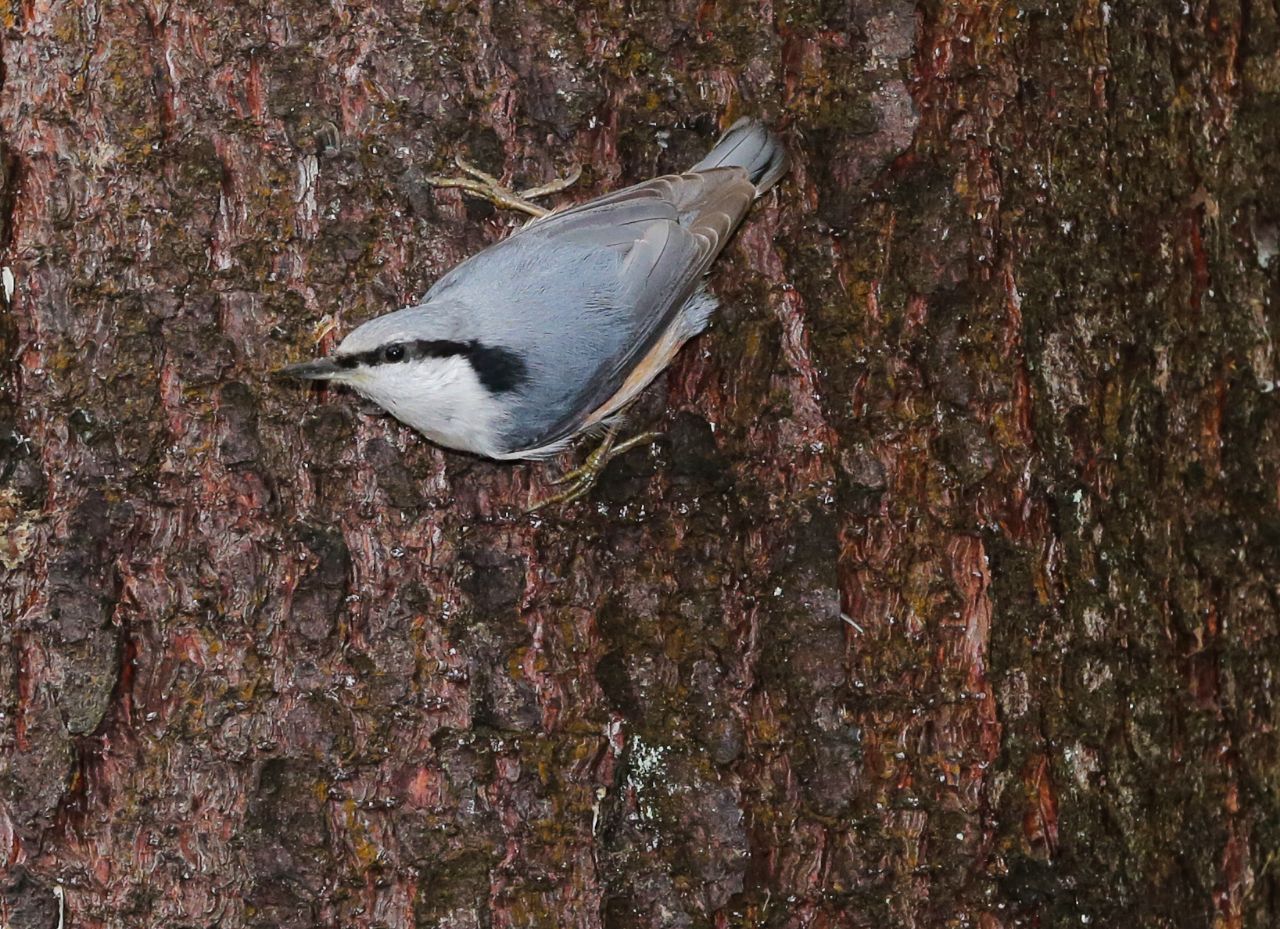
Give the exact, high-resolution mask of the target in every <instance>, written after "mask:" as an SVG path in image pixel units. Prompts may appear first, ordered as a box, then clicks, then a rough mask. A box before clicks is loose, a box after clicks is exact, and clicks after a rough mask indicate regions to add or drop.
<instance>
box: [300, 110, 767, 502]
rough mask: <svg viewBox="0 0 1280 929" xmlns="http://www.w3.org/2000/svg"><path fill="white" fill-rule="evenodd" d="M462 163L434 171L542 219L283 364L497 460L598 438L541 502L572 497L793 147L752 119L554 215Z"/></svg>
mask: <svg viewBox="0 0 1280 929" xmlns="http://www.w3.org/2000/svg"><path fill="white" fill-rule="evenodd" d="M458 163H459V165H460V166H461V167H463V169H464V170H466V171H467V172H468V173H469V174H471V175H472V177H473V178H476V179H477V180H463V179H442V178H433V179H431V180H432V181H433V182H434V183H436V184H437V185H438V186H454V187H463V188H465V189H467V190H469V191H471V192H473V193H480V194H482V195H484V196H488V197H490V199H493V200H494V202H496V203H499V204H501V205H504V206H515V207H518V208H521V209H525V210H526V211H527V212H529V213H530V214H532V215H533V216H534V218H533V219H532V220H531V221H529V222H528V223H526V224H525V225H523V226H522V227H520V228H519V229H518V230H516V231H515V232H514V233H513V234H511V235H510V236H508V237H507V238H506V239H503V240H502V241H499V242H497V243H495V244H493V245H490V246H489V247H487V248H485V249H483V250H482V251H480V252H477V253H476V254H475V255H473V256H471V257H470V258H467V259H465V260H464V261H462V262H461V263H460V264H458V265H457V266H456V267H454V268H453V269H452V270H451V271H449V272H448V273H447V274H445V275H444V276H443V277H442V278H440V279H439V280H438V281H437V282H436V283H435V284H434V285H433V286H432V287H431V288H430V289H429V290H428V291H427V292H426V294H425V295H424V296H423V297H422V299H421V300H419V301H418V302H417V303H415V304H413V305H412V306H408V307H405V308H403V309H399V310H395V311H394V312H390V313H387V314H385V315H382V316H378V317H375V318H373V319H371V320H369V321H367V322H365V323H363V324H362V325H360V326H358V327H356V328H355V329H354V330H352V331H351V333H350V334H348V335H347V336H346V338H344V339H343V340H342V342H341V343H340V344H339V345H338V347H337V349H336V350H335V351H334V352H333V354H332V355H330V356H328V357H325V358H320V359H317V360H314V361H307V362H303V363H300V364H292V365H288V366H286V367H284V368H282V369H281V370H280V373H281V374H283V375H285V376H288V377H292V378H301V379H304V380H309V381H327V382H332V383H336V384H343V385H346V386H348V387H351V388H353V389H354V390H355V391H356V392H357V393H359V394H361V395H363V396H364V397H366V398H367V399H369V400H371V401H373V402H374V403H375V404H377V405H378V406H380V407H382V409H384V410H386V411H387V412H388V413H390V414H391V415H392V416H394V417H396V418H397V419H399V420H401V421H402V422H404V423H406V424H408V425H409V426H411V427H412V428H414V429H416V430H417V431H418V432H420V433H421V434H422V435H423V436H425V437H426V438H427V439H429V440H430V441H432V442H434V443H436V444H438V445H441V446H444V447H445V448H449V449H455V450H458V451H463V452H470V453H473V454H475V455H479V456H482V457H485V458H491V459H496V460H499V461H512V460H522V459H540V458H547V457H549V456H552V455H555V454H557V453H559V452H561V451H563V450H564V449H565V448H566V447H567V446H568V445H569V444H570V443H571V442H572V441H573V440H574V439H575V438H576V437H578V436H580V435H583V434H589V433H593V432H600V431H604V432H606V436H605V442H604V444H602V445H601V447H600V448H599V449H597V451H596V452H595V453H593V455H592V456H590V457H588V459H587V463H586V464H584V466H583V467H582V468H579V469H577V470H576V471H574V472H571V473H570V474H569V475H566V479H567V480H568V481H569V483H570V484H571V487H570V490H569V491H567V492H566V493H564V494H561V495H558V496H557V497H555V498H552V499H551V500H549V501H544V503H547V502H556V501H560V502H567V501H569V500H572V499H577V498H578V497H580V496H582V495H583V494H585V493H586V492H587V491H588V490H589V489H590V486H591V485H592V484H593V483H594V481H595V478H596V476H597V475H598V473H599V471H600V470H601V469H602V468H603V466H604V464H605V463H606V462H607V461H608V460H609V459H611V458H612V457H613V456H614V455H616V454H618V453H620V452H621V451H623V450H625V449H627V448H630V447H632V446H633V445H635V444H636V441H635V440H633V441H630V442H626V443H621V444H619V443H617V442H616V438H617V427H618V423H619V421H620V418H621V415H622V414H623V413H624V411H625V410H626V408H627V407H628V406H629V405H630V404H631V403H632V402H633V401H634V400H635V398H636V397H637V395H638V394H640V392H641V391H643V390H644V388H645V387H646V386H648V385H649V384H650V383H651V382H652V381H653V379H654V378H655V377H657V376H658V375H659V374H660V373H661V372H662V371H663V370H664V369H665V368H666V367H667V366H668V364H670V362H671V360H672V359H673V358H674V357H675V355H676V353H677V352H678V351H679V350H680V348H681V346H683V345H684V344H685V343H686V342H687V341H688V340H689V339H691V338H693V337H694V336H696V335H697V334H698V333H700V332H702V331H703V329H705V328H706V326H707V324H708V322H709V320H710V318H711V315H712V313H713V312H714V310H715V308H716V305H717V302H716V299H715V298H714V297H713V296H712V295H711V294H710V292H709V291H708V290H707V288H706V283H705V281H706V275H707V272H708V270H709V268H710V267H711V264H712V262H713V261H715V259H716V257H717V256H718V255H719V254H720V252H721V251H722V250H723V249H724V248H725V246H726V244H727V243H728V241H729V240H730V238H731V237H732V235H733V233H734V231H735V230H736V229H737V228H738V226H739V225H740V224H741V223H742V222H743V220H744V219H745V217H746V215H747V213H748V211H749V210H750V209H751V205H752V204H753V203H754V202H755V200H756V199H758V198H759V197H761V196H763V195H764V194H765V193H766V192H767V191H768V190H770V189H771V188H772V187H773V186H774V185H775V184H776V183H777V182H778V181H779V179H780V178H781V177H782V176H783V175H784V174H785V173H786V172H787V169H788V167H789V158H788V155H787V152H786V149H785V148H784V147H783V145H782V143H781V141H780V140H779V138H778V136H777V135H776V134H774V132H772V131H771V130H770V129H769V128H768V127H767V126H766V125H765V124H764V123H763V122H761V121H759V120H756V119H752V118H746V117H744V118H742V119H739V120H738V121H737V122H735V123H734V124H733V125H732V126H730V127H729V129H728V130H727V131H725V133H724V134H723V135H722V136H721V137H720V139H719V140H718V141H717V142H716V144H715V145H714V147H712V149H711V150H710V152H709V153H708V154H707V155H706V156H705V157H704V158H703V159H702V160H700V161H699V162H698V163H697V164H695V165H693V166H692V167H691V168H689V169H688V170H686V171H683V172H681V173H679V174H669V175H663V176H659V177H654V178H652V179H650V180H646V181H643V182H641V183H638V184H634V185H632V186H630V187H625V188H623V189H621V190H617V191H614V192H612V193H606V194H603V195H601V196H598V197H595V198H594V199H590V200H586V201H584V202H581V203H577V204H573V205H570V206H567V207H564V208H560V209H556V210H552V211H547V210H544V209H541V208H539V207H537V206H536V205H533V204H531V203H529V202H528V199H525V198H522V197H520V196H518V195H514V194H513V193H512V192H511V191H509V190H507V189H505V188H503V187H501V186H500V185H499V184H498V182H497V180H496V179H495V178H493V177H491V176H489V175H487V174H485V173H484V172H482V171H479V170H477V169H474V168H472V167H470V166H469V165H467V164H466V163H465V162H464V161H463V160H461V159H459V160H458ZM572 180H573V179H572V178H570V179H569V180H568V181H565V182H561V183H553V184H549V185H544V186H543V187H541V188H535V189H533V190H531V191H526V192H525V194H526V195H530V194H544V193H547V192H550V191H555V190H559V189H562V188H563V187H564V186H567V183H571V182H572ZM653 437H654V436H653V434H646V435H643V436H640V437H638V439H639V440H644V439H650V440H652V438H653Z"/></svg>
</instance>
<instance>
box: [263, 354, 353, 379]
mask: <svg viewBox="0 0 1280 929" xmlns="http://www.w3.org/2000/svg"><path fill="white" fill-rule="evenodd" d="M341 370H342V369H341V368H339V367H338V366H337V365H336V364H334V363H333V362H332V361H331V360H330V359H328V358H317V359H316V360H315V361H304V362H302V364H296V365H285V366H284V367H283V368H281V369H280V370H278V371H276V372H275V373H276V375H277V376H278V377H296V378H299V379H301V380H304V381H329V380H333V378H334V377H336V376H337V374H338V372H339V371H341Z"/></svg>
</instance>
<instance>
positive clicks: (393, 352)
mask: <svg viewBox="0 0 1280 929" xmlns="http://www.w3.org/2000/svg"><path fill="white" fill-rule="evenodd" d="M382 360H383V361H391V362H395V361H404V346H403V345H388V346H387V347H386V348H384V349H383V350H382Z"/></svg>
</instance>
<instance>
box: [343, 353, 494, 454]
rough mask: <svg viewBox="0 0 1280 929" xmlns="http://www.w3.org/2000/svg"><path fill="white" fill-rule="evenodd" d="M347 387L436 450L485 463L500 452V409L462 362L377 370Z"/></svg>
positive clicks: (359, 376) (456, 359)
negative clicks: (481, 459)
mask: <svg viewBox="0 0 1280 929" xmlns="http://www.w3.org/2000/svg"><path fill="white" fill-rule="evenodd" d="M349 383H350V384H351V386H352V387H354V388H355V389H356V390H358V391H359V392H360V393H361V394H363V395H364V396H366V397H368V398H369V399H370V400H372V401H373V402H374V403H376V404H378V406H380V407H382V408H383V409H384V410H386V411H387V412H388V413H390V414H391V415H392V416H394V417H395V418H396V419H398V420H400V421H401V422H403V423H406V424H408V425H410V426H412V427H413V428H414V429H417V430H418V431H419V432H421V433H422V434H423V435H425V436H426V437H427V438H428V439H430V440H431V441H433V442H435V443H437V444H439V445H443V446H445V447H446V448H456V449H460V450H461V451H466V452H474V453H476V454H478V455H484V456H486V457H489V458H496V457H500V456H501V455H502V453H503V451H504V449H503V448H501V447H500V446H499V445H498V444H497V438H498V436H499V435H501V434H502V432H503V431H504V430H503V428H502V427H503V425H504V419H505V416H504V414H503V412H502V408H501V406H500V405H499V404H498V403H497V402H496V401H495V400H494V397H493V394H491V393H490V392H489V391H488V390H487V389H486V388H485V387H484V385H483V384H481V383H480V378H478V377H477V376H476V372H475V369H473V368H472V367H471V364H470V363H469V362H468V361H467V360H466V359H465V358H462V357H457V356H452V357H448V358H426V359H422V360H420V361H410V362H405V363H403V364H384V365H377V366H376V367H372V368H364V369H361V370H358V371H355V372H353V374H352V376H351V377H350V379H349Z"/></svg>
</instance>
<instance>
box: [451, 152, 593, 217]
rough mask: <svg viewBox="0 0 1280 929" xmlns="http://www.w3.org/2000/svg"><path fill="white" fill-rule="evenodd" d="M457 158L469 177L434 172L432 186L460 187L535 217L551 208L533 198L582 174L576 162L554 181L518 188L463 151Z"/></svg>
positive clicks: (559, 189) (562, 188) (556, 188)
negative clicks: (509, 184) (471, 161)
mask: <svg viewBox="0 0 1280 929" xmlns="http://www.w3.org/2000/svg"><path fill="white" fill-rule="evenodd" d="M454 161H455V162H456V163H457V165H458V167H459V168H461V169H462V172H463V173H464V174H466V175H467V176H466V177H444V176H442V175H438V174H433V175H431V176H429V177H428V178H427V183H428V184H430V185H431V186H433V187H457V188H460V189H461V190H465V191H466V192H467V193H469V194H474V195H475V196H477V197H482V198H484V199H485V200H488V201H489V202H490V203H493V204H494V205H495V206H499V207H502V208H503V209H507V210H519V211H521V212H522V213H528V214H529V215H530V216H533V217H535V218H538V217H542V216H546V215H547V214H548V213H550V212H551V211H550V210H547V209H543V208H542V207H540V206H538V204H536V203H534V202H533V201H534V200H536V199H538V198H539V197H546V196H549V195H550V194H554V193H559V192H560V191H562V190H564V189H565V188H566V187H569V186H570V185H571V184H573V183H574V182H575V181H577V179H578V178H579V177H581V176H582V166H581V165H574V166H573V169H572V170H571V171H570V172H569V173H568V174H567V175H565V176H564V177H560V178H556V179H555V180H554V181H548V182H547V183H545V184H539V185H538V186H537V187H527V188H525V189H524V190H520V191H516V190H512V189H511V188H510V187H507V186H505V185H504V184H503V183H502V182H501V181H499V180H498V179H497V178H496V177H494V176H493V175H492V174H489V173H488V172H486V171H481V170H480V169H479V168H477V167H476V166H475V165H473V164H471V163H470V162H469V161H467V160H466V159H464V158H463V157H462V156H461V155H458V156H457V157H456V158H454Z"/></svg>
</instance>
